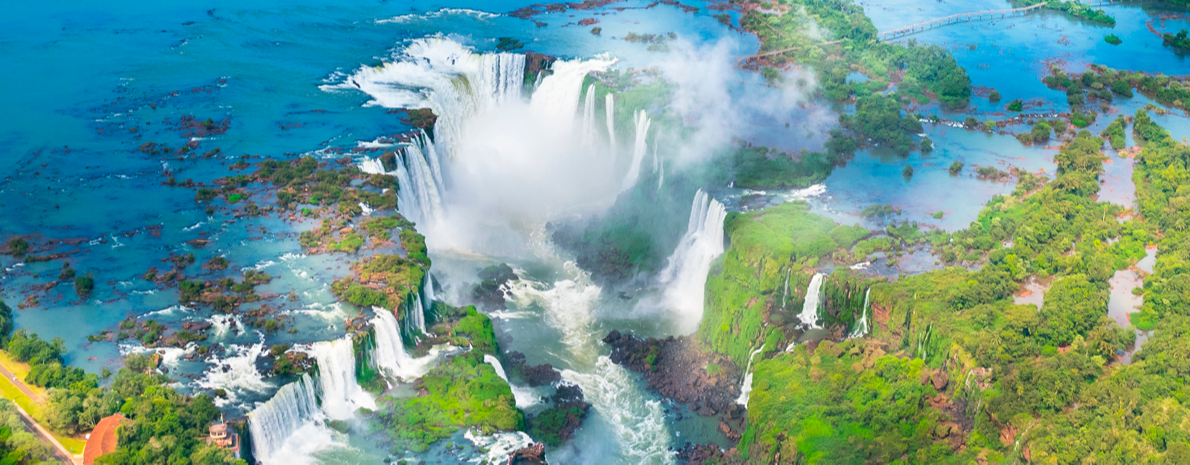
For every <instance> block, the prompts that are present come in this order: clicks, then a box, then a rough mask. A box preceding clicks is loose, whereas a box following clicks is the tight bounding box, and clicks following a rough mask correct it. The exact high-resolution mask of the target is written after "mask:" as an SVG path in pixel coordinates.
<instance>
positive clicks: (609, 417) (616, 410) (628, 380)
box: [562, 355, 674, 464]
mask: <svg viewBox="0 0 1190 465" xmlns="http://www.w3.org/2000/svg"><path fill="white" fill-rule="evenodd" d="M562 379H564V380H566V381H568V382H571V383H574V384H577V385H578V386H579V388H581V389H582V390H583V395H585V396H586V397H587V400H588V401H589V402H590V403H591V405H592V407H593V408H594V409H595V410H596V411H597V412H599V416H600V417H602V418H603V419H605V421H607V423H608V426H609V427H610V428H611V429H612V431H613V432H614V433H615V439H616V441H618V442H619V445H620V447H621V449H622V452H621V454H620V462H621V463H632V464H638V463H639V464H671V463H674V456H673V454H671V453H670V451H669V445H670V433H669V431H667V430H668V428H667V426H666V419H665V409H664V408H663V407H662V406H661V402H658V401H656V400H647V401H645V402H641V401H640V396H641V395H642V394H643V393H641V392H636V389H633V388H632V387H631V386H633V384H634V383H633V380H632V377H631V375H630V374H629V372H628V370H627V369H626V368H624V367H621V366H620V365H616V364H615V363H613V362H612V361H611V359H610V358H608V357H607V356H606V355H604V356H600V357H599V358H598V360H597V361H596V363H595V370H594V372H593V373H579V372H575V371H572V370H562Z"/></svg>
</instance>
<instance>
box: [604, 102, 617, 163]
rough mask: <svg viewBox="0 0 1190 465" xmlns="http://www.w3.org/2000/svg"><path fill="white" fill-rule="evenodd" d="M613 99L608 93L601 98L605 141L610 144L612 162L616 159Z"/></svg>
mask: <svg viewBox="0 0 1190 465" xmlns="http://www.w3.org/2000/svg"><path fill="white" fill-rule="evenodd" d="M615 102H616V101H615V99H614V98H612V94H611V93H610V92H609V93H608V94H607V95H604V96H603V112H604V113H605V114H606V115H607V140H608V141H610V142H611V147H612V160H615V159H616V112H615V107H616V105H615Z"/></svg>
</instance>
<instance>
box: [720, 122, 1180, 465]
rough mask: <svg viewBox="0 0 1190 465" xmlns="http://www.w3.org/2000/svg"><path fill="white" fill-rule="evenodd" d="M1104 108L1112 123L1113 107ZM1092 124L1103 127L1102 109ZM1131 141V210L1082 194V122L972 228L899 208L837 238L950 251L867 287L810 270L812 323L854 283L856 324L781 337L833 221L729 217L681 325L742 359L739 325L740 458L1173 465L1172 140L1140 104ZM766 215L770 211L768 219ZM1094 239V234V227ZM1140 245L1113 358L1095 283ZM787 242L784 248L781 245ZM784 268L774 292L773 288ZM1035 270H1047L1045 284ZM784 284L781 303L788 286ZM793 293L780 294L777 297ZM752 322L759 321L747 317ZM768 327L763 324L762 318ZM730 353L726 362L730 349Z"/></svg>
mask: <svg viewBox="0 0 1190 465" xmlns="http://www.w3.org/2000/svg"><path fill="white" fill-rule="evenodd" d="M1116 123H1118V124H1116ZM1116 123H1113V124H1116V127H1114V128H1112V129H1111V133H1110V134H1107V135H1108V136H1109V137H1114V136H1113V135H1116V136H1118V135H1119V132H1122V130H1123V129H1124V127H1125V121H1124V120H1123V119H1118V120H1117V122H1116ZM1132 123H1133V133H1134V135H1135V137H1136V140H1137V141H1138V142H1139V143H1141V144H1142V145H1143V149H1142V150H1141V153H1140V155H1138V157H1137V163H1136V172H1135V180H1136V182H1137V196H1138V209H1139V210H1140V211H1139V213H1140V215H1139V217H1138V218H1136V219H1132V220H1129V221H1125V222H1123V223H1121V222H1119V221H1117V219H1116V217H1117V216H1118V215H1119V214H1120V213H1122V210H1121V209H1120V208H1119V207H1117V206H1115V205H1113V204H1110V203H1106V202H1096V201H1094V200H1092V199H1091V198H1090V197H1091V196H1092V195H1093V194H1095V193H1097V192H1098V185H1099V182H1098V176H1099V174H1100V173H1101V172H1102V170H1103V165H1102V163H1103V155H1102V153H1101V152H1100V150H1101V148H1102V145H1103V142H1104V140H1103V139H1100V138H1097V137H1094V136H1093V135H1091V134H1090V133H1088V132H1087V131H1080V132H1078V133H1077V134H1076V135H1075V136H1074V137H1073V138H1072V139H1069V140H1067V141H1066V142H1065V143H1064V145H1063V146H1062V149H1061V151H1060V152H1059V154H1058V155H1057V156H1056V157H1055V161H1056V162H1057V164H1058V172H1057V177H1056V179H1054V180H1053V181H1052V182H1049V183H1045V184H1042V182H1041V180H1039V179H1037V178H1036V177H1035V176H1033V175H1031V174H1028V173H1018V174H1017V176H1018V178H1019V184H1018V187H1017V189H1016V191H1014V192H1013V194H1012V195H1008V196H1001V197H997V198H996V199H994V200H993V201H991V202H989V204H988V205H987V206H986V207H985V208H984V209H983V211H982V212H981V213H980V215H979V218H978V219H977V220H976V221H975V222H974V223H972V224H971V226H970V227H969V228H968V229H966V230H962V231H958V232H956V233H954V234H946V233H944V232H936V231H935V232H930V233H929V234H923V233H922V232H921V231H920V230H918V229H917V228H916V227H912V225H908V224H903V225H900V226H895V227H889V228H888V229H887V231H886V232H887V233H888V235H887V236H878V237H873V238H870V239H867V240H863V241H861V242H859V243H858V244H856V245H855V250H854V252H853V253H854V254H856V255H859V254H867V253H871V252H872V251H875V250H892V249H894V248H895V247H896V246H897V242H894V241H904V243H915V242H918V241H923V240H924V241H929V242H930V243H932V244H934V247H935V250H936V252H938V253H939V254H940V255H941V256H942V257H943V259H944V260H946V261H956V260H960V259H961V260H963V261H966V262H968V263H971V264H981V265H982V268H980V269H979V270H978V271H969V270H968V269H966V268H961V267H952V268H945V269H942V270H938V271H932V272H928V273H924V274H920V275H912V276H901V277H900V278H899V279H897V280H894V281H888V282H880V283H875V284H871V283H869V282H865V281H864V280H863V278H860V277H857V276H852V275H850V274H849V272H848V270H845V269H843V268H837V269H836V271H835V272H834V273H832V274H831V276H829V277H828V278H827V280H826V281H824V286H823V288H824V289H823V296H824V301H825V302H824V304H823V309H824V311H823V312H822V313H821V314H820V316H821V317H823V318H824V323H825V325H826V326H827V327H828V328H831V327H832V325H838V326H842V327H843V328H844V329H846V328H850V325H851V324H852V323H851V322H850V321H849V320H848V318H846V315H848V314H850V315H856V314H857V313H858V312H857V311H856V306H855V305H856V304H854V302H856V301H857V300H859V301H861V302H862V299H855V298H854V296H856V295H859V296H860V297H862V292H863V290H864V289H865V288H868V287H869V286H870V288H871V293H870V297H871V316H870V318H871V320H870V323H871V332H870V333H869V334H868V335H867V336H866V337H864V338H862V339H850V340H845V341H843V342H839V343H835V342H830V341H824V342H822V343H821V344H819V345H817V346H816V347H814V346H809V347H807V346H805V345H802V346H797V347H796V348H795V349H794V350H793V351H792V353H784V352H781V351H780V349H783V348H784V344H786V343H787V342H788V341H789V339H788V337H789V334H788V331H787V330H785V329H783V328H781V326H782V324H781V320H782V319H788V318H793V314H794V313H796V312H797V311H798V310H799V309H800V307H801V305H800V300H801V297H800V296H799V295H798V290H801V289H804V288H805V285H806V282H807V281H808V275H807V273H806V272H805V271H804V270H805V266H807V265H813V264H815V263H816V262H817V259H818V258H819V257H823V256H825V255H827V254H832V255H834V256H835V257H838V256H840V252H839V251H837V250H835V249H836V248H837V247H840V246H841V245H842V244H840V243H837V242H834V241H832V240H830V237H831V236H832V235H830V234H829V233H828V232H829V231H832V228H835V227H836V226H834V225H833V224H832V223H830V222H829V221H826V220H824V219H822V218H817V217H815V216H814V215H811V214H809V213H806V212H802V213H801V214H798V212H797V209H796V207H790V206H781V207H775V208H770V209H768V210H764V211H759V212H752V213H749V214H746V215H742V214H732V216H731V217H729V220H728V223H727V231H728V233H729V234H730V235H731V238H732V243H731V249H729V250H728V251H727V252H726V253H725V254H724V257H723V260H722V262H721V264H719V265H717V266H716V267H715V269H713V270H712V274H711V277H710V278H709V279H708V283H707V296H708V305H707V310H706V315H705V317H704V321H703V324H702V326H700V328H699V330H698V333H697V335H698V337H699V339H700V341H702V342H703V344H704V346H705V347H706V348H707V349H708V350H712V351H715V352H718V353H723V354H727V355H729V356H731V357H732V358H733V359H734V360H745V359H744V357H746V356H747V354H748V353H749V349H750V348H753V347H755V344H756V343H757V341H760V340H764V341H766V347H768V349H769V350H768V351H767V352H769V353H772V352H773V351H774V350H776V351H777V353H776V355H770V356H768V358H767V359H766V358H765V356H762V357H761V359H760V360H758V361H756V362H755V363H754V365H753V366H754V380H753V391H752V395H751V399H750V402H749V405H748V414H749V421H748V429H747V431H746V432H745V433H744V435H743V438H742V439H741V441H740V445H739V452H740V454H741V458H743V459H745V460H746V461H747V462H749V463H775V462H777V461H778V458H777V457H780V458H781V460H785V459H787V458H789V457H799V459H798V461H806V462H807V463H853V462H856V463H858V462H904V461H913V462H918V463H971V462H977V461H979V462H982V461H985V460H986V461H987V462H988V463H1004V462H1012V461H1018V462H1019V461H1021V460H1023V459H1025V458H1026V456H1028V457H1029V458H1028V460H1031V461H1033V462H1040V463H1075V462H1081V461H1085V460H1088V459H1092V460H1094V461H1096V462H1119V463H1178V462H1180V461H1182V460H1183V459H1184V458H1185V457H1187V455H1186V454H1187V453H1190V436H1187V435H1186V432H1185V431H1184V427H1183V426H1182V425H1183V424H1184V422H1185V421H1186V420H1187V419H1190V411H1188V410H1187V409H1186V408H1185V407H1184V406H1182V400H1181V399H1184V398H1185V397H1186V396H1190V390H1187V388H1186V387H1185V386H1184V385H1183V384H1184V383H1183V382H1182V381H1181V380H1182V379H1183V378H1185V377H1186V376H1188V374H1190V364H1187V363H1186V362H1185V361H1186V360H1188V359H1190V316H1188V315H1190V314H1187V313H1186V311H1185V309H1186V308H1190V278H1188V277H1187V274H1186V273H1185V269H1186V266H1187V265H1186V263H1190V247H1188V246H1187V244H1190V240H1188V238H1187V229H1190V203H1188V202H1186V201H1185V198H1186V192H1187V187H1186V186H1187V185H1188V183H1190V148H1188V147H1186V146H1185V145H1183V144H1180V143H1177V142H1175V141H1173V140H1172V139H1171V138H1170V137H1169V135H1168V133H1167V132H1166V131H1165V130H1164V129H1162V128H1160V127H1159V126H1157V125H1155V124H1153V122H1152V120H1151V119H1150V118H1149V116H1148V113H1147V112H1145V111H1143V110H1142V111H1140V112H1138V113H1137V115H1136V116H1135V117H1134V119H1133V120H1132ZM777 226H780V227H777ZM1108 239H1112V241H1111V243H1109V242H1108ZM1151 244H1156V245H1157V246H1158V247H1159V248H1160V250H1161V252H1160V254H1158V255H1157V265H1156V266H1155V267H1154V273H1153V274H1152V275H1149V276H1147V277H1146V278H1145V286H1144V288H1143V290H1141V291H1139V292H1140V293H1142V294H1143V295H1144V296H1145V300H1144V301H1145V303H1144V306H1143V308H1142V311H1141V313H1138V314H1134V315H1132V321H1133V322H1134V323H1135V324H1137V325H1138V326H1140V325H1142V324H1143V325H1144V326H1146V327H1153V328H1155V330H1156V331H1155V332H1154V333H1153V336H1151V339H1150V340H1149V341H1148V342H1147V343H1146V345H1145V346H1144V348H1143V349H1142V350H1141V351H1140V352H1138V353H1137V355H1136V356H1135V357H1134V359H1133V360H1134V361H1133V364H1131V365H1128V366H1122V365H1119V364H1116V363H1114V361H1115V360H1117V354H1119V353H1120V352H1121V351H1122V350H1125V349H1127V348H1128V347H1129V346H1130V344H1131V343H1132V342H1133V338H1134V332H1133V329H1132V328H1120V327H1119V326H1117V325H1116V324H1115V322H1113V321H1112V320H1111V319H1109V318H1108V317H1107V316H1106V306H1107V296H1108V289H1109V287H1108V285H1107V281H1108V279H1109V278H1110V277H1111V276H1112V274H1113V273H1114V272H1115V270H1119V269H1123V268H1125V267H1127V266H1129V265H1131V264H1133V263H1135V262H1136V260H1138V259H1139V258H1141V257H1143V256H1144V254H1145V251H1144V249H1145V247H1146V246H1147V245H1151ZM799 246H800V250H798V251H797V252H791V251H790V250H791V249H795V250H797V247H799ZM785 276H791V277H792V279H790V285H789V288H790V289H791V294H793V295H791V296H788V299H786V296H785V294H784V292H783V289H784V287H783V285H784V278H785ZM1029 277H1039V278H1047V279H1049V278H1050V277H1052V279H1053V281H1052V282H1050V283H1049V284H1048V290H1047V291H1046V295H1045V299H1044V304H1043V305H1042V306H1041V307H1040V308H1038V307H1036V306H1033V305H1014V304H1013V302H1012V300H1011V298H1012V294H1013V292H1015V291H1016V290H1017V289H1019V288H1020V286H1021V283H1022V282H1023V281H1024V280H1026V279H1028V278H1029ZM1047 282H1048V281H1047ZM786 300H788V301H786ZM790 308H792V310H790ZM765 322H768V323H770V324H769V326H768V327H765V326H763V323H765ZM774 326H775V327H774ZM737 363H738V362H737Z"/></svg>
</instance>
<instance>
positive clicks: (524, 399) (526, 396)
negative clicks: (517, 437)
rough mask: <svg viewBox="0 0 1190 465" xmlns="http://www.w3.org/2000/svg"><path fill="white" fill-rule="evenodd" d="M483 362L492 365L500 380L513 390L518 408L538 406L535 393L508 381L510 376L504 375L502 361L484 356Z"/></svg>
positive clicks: (488, 355) (487, 355)
mask: <svg viewBox="0 0 1190 465" xmlns="http://www.w3.org/2000/svg"><path fill="white" fill-rule="evenodd" d="M483 361H484V362H485V363H487V364H488V365H491V366H492V368H495V369H496V374H497V375H499V376H500V379H502V380H504V382H505V383H508V387H509V389H512V397H513V398H514V399H515V400H516V406H517V407H520V408H525V407H528V406H530V405H535V404H537V395H536V394H534V393H533V391H530V390H529V389H527V388H524V387H521V386H516V385H513V384H512V382H511V381H509V380H508V374H506V373H504V365H501V364H500V359H498V358H496V357H493V356H491V355H490V354H483Z"/></svg>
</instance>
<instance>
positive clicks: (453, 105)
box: [323, 37, 525, 159]
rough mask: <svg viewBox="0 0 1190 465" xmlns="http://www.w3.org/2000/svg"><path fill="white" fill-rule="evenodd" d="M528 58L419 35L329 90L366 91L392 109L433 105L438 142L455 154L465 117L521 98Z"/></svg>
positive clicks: (378, 103)
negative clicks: (395, 54) (387, 60)
mask: <svg viewBox="0 0 1190 465" xmlns="http://www.w3.org/2000/svg"><path fill="white" fill-rule="evenodd" d="M524 70H525V56H524V55H520V54H515V53H490V54H482V55H480V54H475V53H472V52H471V50H468V49H467V48H466V47H464V46H463V45H462V44H459V43H458V42H455V41H453V40H449V39H444V38H437V37H433V38H426V39H417V40H413V41H411V42H410V43H409V46H407V47H406V48H405V49H404V50H403V53H402V54H401V56H398V57H397V60H396V61H394V62H391V63H385V64H383V65H381V66H363V67H361V68H360V69H359V70H358V71H356V73H355V74H353V75H351V76H349V77H348V78H347V79H346V80H345V81H344V82H343V83H341V84H338V85H333V86H323V89H324V90H341V89H348V90H355V89H359V90H362V91H364V92H366V93H368V95H370V96H371V97H372V99H373V100H372V102H370V104H373V105H380V106H384V107H387V108H429V109H430V110H432V111H433V112H434V114H435V115H436V116H437V117H438V119H437V120H436V121H435V123H434V140H435V141H437V143H438V144H439V145H440V146H441V147H442V148H443V149H444V150H445V151H446V152H447V155H448V156H449V157H450V158H452V159H453V158H455V157H456V156H457V155H458V154H457V153H456V151H457V148H458V143H459V141H461V140H463V136H464V134H463V132H464V130H465V125H464V124H463V123H464V121H465V120H466V119H467V118H469V117H470V116H472V115H474V114H477V113H479V112H483V111H487V110H489V109H491V108H492V107H495V106H496V105H499V104H501V103H503V102H505V101H508V100H510V99H519V98H520V97H521V84H522V82H523V80H524Z"/></svg>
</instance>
